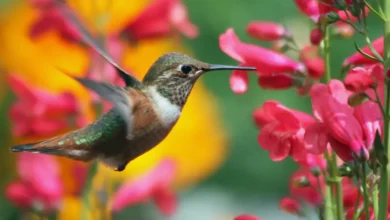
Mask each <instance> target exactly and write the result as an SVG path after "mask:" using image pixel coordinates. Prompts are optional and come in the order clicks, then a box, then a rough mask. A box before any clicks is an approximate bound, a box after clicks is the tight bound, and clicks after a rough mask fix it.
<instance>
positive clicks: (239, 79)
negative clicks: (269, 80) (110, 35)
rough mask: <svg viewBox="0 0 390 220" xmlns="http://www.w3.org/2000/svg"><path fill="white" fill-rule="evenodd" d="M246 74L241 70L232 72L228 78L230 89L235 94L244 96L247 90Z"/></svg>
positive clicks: (247, 78) (247, 79)
mask: <svg viewBox="0 0 390 220" xmlns="http://www.w3.org/2000/svg"><path fill="white" fill-rule="evenodd" d="M248 81H249V77H248V72H247V71H243V70H234V71H233V72H232V75H231V76H230V88H232V90H233V92H234V93H236V94H244V93H245V92H246V91H247V90H248Z"/></svg>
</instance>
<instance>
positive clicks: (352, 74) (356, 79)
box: [344, 67, 374, 92]
mask: <svg viewBox="0 0 390 220" xmlns="http://www.w3.org/2000/svg"><path fill="white" fill-rule="evenodd" d="M373 84H374V79H373V78H372V77H371V73H370V72H369V71H368V70H367V69H366V68H363V67H355V68H353V69H351V70H350V71H349V72H348V75H347V76H346V77H345V79H344V85H345V87H346V88H347V89H348V90H350V91H352V92H364V91H365V90H367V89H368V88H370V87H371V86H372V85H373Z"/></svg>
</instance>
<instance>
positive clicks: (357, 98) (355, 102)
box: [348, 92, 368, 107]
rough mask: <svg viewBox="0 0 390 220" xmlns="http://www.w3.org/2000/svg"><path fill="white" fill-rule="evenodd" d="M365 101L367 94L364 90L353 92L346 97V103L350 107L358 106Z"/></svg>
mask: <svg viewBox="0 0 390 220" xmlns="http://www.w3.org/2000/svg"><path fill="white" fill-rule="evenodd" d="M366 101H368V96H367V94H366V93H365V92H358V93H354V94H352V95H350V96H349V97H348V105H350V106H351V107H356V106H359V105H361V104H363V103H364V102H366Z"/></svg>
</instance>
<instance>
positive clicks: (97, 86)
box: [73, 77, 133, 139]
mask: <svg viewBox="0 0 390 220" xmlns="http://www.w3.org/2000/svg"><path fill="white" fill-rule="evenodd" d="M73 78H74V79H75V80H77V81H78V82H79V83H81V84H82V85H83V86H85V87H87V88H89V89H91V90H93V91H95V92H96V93H97V94H98V95H99V96H101V97H103V98H104V99H106V100H108V101H110V102H111V103H113V104H114V110H115V111H116V112H117V113H118V114H119V115H120V116H121V117H122V119H123V120H124V121H125V122H126V129H127V132H126V133H127V136H126V137H127V139H132V132H133V118H132V115H133V114H132V106H133V104H132V102H131V99H130V96H129V95H128V94H127V92H126V90H125V89H124V88H122V87H119V86H116V85H113V84H108V83H102V82H96V81H93V80H90V79H86V78H78V77H73Z"/></svg>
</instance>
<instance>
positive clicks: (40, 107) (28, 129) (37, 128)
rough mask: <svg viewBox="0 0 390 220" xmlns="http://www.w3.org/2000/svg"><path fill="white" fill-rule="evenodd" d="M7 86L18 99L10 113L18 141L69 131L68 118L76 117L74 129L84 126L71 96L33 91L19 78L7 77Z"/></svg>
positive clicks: (13, 130)
mask: <svg viewBox="0 0 390 220" xmlns="http://www.w3.org/2000/svg"><path fill="white" fill-rule="evenodd" d="M8 82H9V85H10V87H11V90H12V91H13V92H14V93H15V95H16V96H17V101H16V102H14V103H13V104H12V106H11V108H10V110H9V116H10V118H11V120H12V121H13V123H12V134H13V135H14V136H17V137H47V136H52V135H55V134H58V133H59V132H62V131H64V130H65V129H67V128H69V127H72V122H71V120H70V118H71V117H72V116H76V125H77V126H83V125H85V124H86V123H87V120H86V118H85V116H83V115H82V114H80V113H81V105H80V103H79V102H78V101H77V99H76V97H74V96H73V95H72V94H70V93H66V92H65V93H61V94H52V93H49V92H47V91H45V90H42V89H38V88H33V87H32V86H31V85H28V84H27V83H26V82H25V81H24V80H22V79H21V78H19V77H17V76H14V75H10V76H9V77H8Z"/></svg>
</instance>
